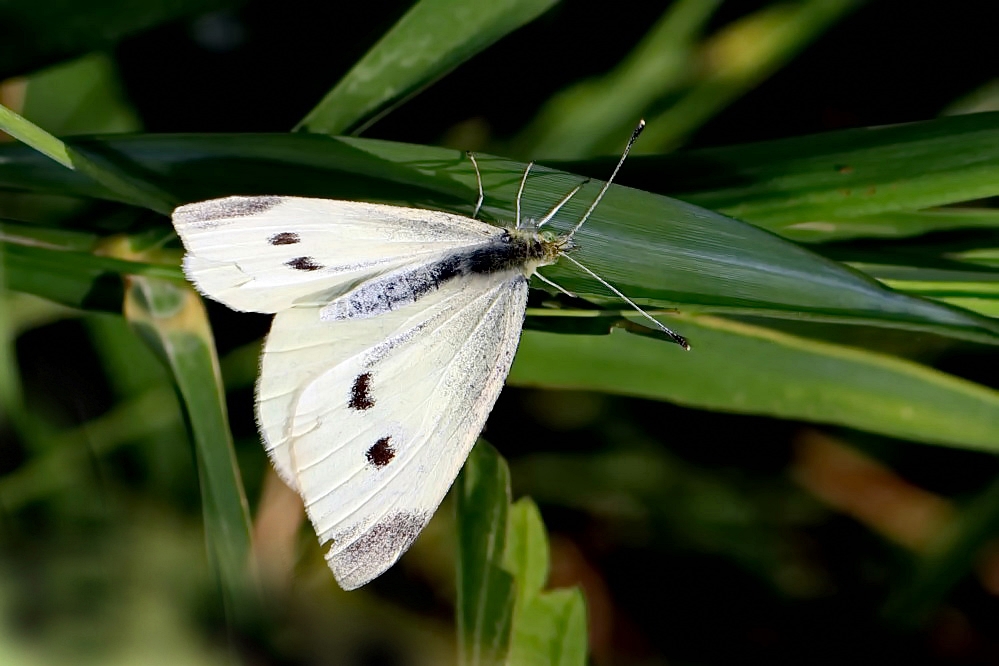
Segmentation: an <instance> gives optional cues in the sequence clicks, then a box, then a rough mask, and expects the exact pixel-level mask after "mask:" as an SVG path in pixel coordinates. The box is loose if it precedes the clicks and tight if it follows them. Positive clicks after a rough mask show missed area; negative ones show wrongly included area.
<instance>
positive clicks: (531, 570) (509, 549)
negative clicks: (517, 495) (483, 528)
mask: <svg viewBox="0 0 999 666" xmlns="http://www.w3.org/2000/svg"><path fill="white" fill-rule="evenodd" d="M549 557H550V554H549V552H548V537H547V536H546V535H545V524H544V522H542V520H541V512H540V511H538V507H537V505H536V504H534V502H532V501H531V500H530V499H527V498H521V499H519V500H517V501H516V502H515V503H514V504H513V506H511V507H510V511H509V515H508V517H507V530H506V554H505V557H504V562H503V566H504V568H505V569H506V570H507V571H509V572H510V573H511V574H513V576H514V577H515V578H516V580H517V598H518V600H519V599H523V598H526V597H528V596H530V595H534V594H538V593H539V592H540V591H541V590H542V589H543V588H544V586H545V583H546V582H547V581H548V560H549Z"/></svg>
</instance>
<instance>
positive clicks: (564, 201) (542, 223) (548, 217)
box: [535, 178, 590, 229]
mask: <svg viewBox="0 0 999 666" xmlns="http://www.w3.org/2000/svg"><path fill="white" fill-rule="evenodd" d="M588 182H590V179H589V178H587V179H586V180H584V181H583V182H581V183H580V184H579V185H576V187H574V188H572V191H571V192H569V194H567V195H565V196H564V197H562V200H561V201H559V202H558V203H557V204H555V207H554V208H552V209H551V210H550V211H548V213H547V214H546V215H545V216H544V217H543V218H541V219H540V220H538V225H537V227H535V228H536V229H540V228H541V227H543V226H545V225H546V224H548V222H549V221H550V220H551V219H552V218H553V217H555V214H556V213H558V211H559V209H561V208H562V206H564V205H566V204H567V203H569V199H571V198H573V197H574V196H576V192H579V191H580V190H581V189H583V186H584V185H586V184H587V183H588Z"/></svg>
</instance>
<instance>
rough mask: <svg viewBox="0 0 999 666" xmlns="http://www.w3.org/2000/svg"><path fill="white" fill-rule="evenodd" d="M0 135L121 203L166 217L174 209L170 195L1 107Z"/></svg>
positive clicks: (174, 204) (174, 202)
mask: <svg viewBox="0 0 999 666" xmlns="http://www.w3.org/2000/svg"><path fill="white" fill-rule="evenodd" d="M0 131H4V132H6V133H7V134H10V135H11V136H12V137H14V138H15V139H18V140H19V141H21V142H23V143H25V144H27V145H28V146H31V147H32V148H34V149H35V150H37V151H38V152H39V153H41V154H42V155H45V156H46V157H48V158H49V159H51V160H52V161H53V162H55V163H57V164H60V165H62V166H63V167H65V168H67V169H70V170H72V171H76V172H78V173H80V174H82V175H84V176H86V177H87V178H89V179H91V180H93V181H94V182H95V183H97V184H98V185H100V186H102V187H104V188H105V189H107V190H108V191H110V192H114V193H115V194H116V195H118V196H120V197H121V198H122V200H124V201H127V202H129V203H132V204H135V205H137V206H144V207H146V208H149V209H151V210H155V211H158V212H160V213H164V214H166V213H169V212H170V211H172V210H173V209H174V208H175V207H176V206H177V201H175V200H174V199H173V198H172V197H171V196H170V195H168V194H167V193H165V192H163V191H161V190H159V189H158V188H156V187H155V186H153V185H150V184H149V183H147V182H145V181H143V180H141V179H138V178H135V177H134V176H133V175H132V174H131V172H130V171H129V170H127V169H122V168H120V167H118V166H116V165H114V164H112V163H110V162H106V161H102V160H101V159H100V158H99V157H97V156H90V155H87V154H86V153H85V152H84V151H81V150H78V149H76V148H74V147H72V146H69V145H67V144H65V143H63V142H62V141H60V140H59V139H57V138H56V137H54V136H52V135H51V134H49V133H48V132H46V131H45V130H43V129H42V128H40V127H38V126H37V125H35V124H33V123H31V122H28V121H27V120H25V119H24V118H22V117H21V116H19V115H18V114H16V113H14V112H13V111H11V110H10V109H8V108H7V107H5V106H3V105H2V104H0Z"/></svg>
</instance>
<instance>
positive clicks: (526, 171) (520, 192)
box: [514, 162, 534, 229]
mask: <svg viewBox="0 0 999 666" xmlns="http://www.w3.org/2000/svg"><path fill="white" fill-rule="evenodd" d="M533 166H534V162H531V163H529V164H528V165H527V168H526V169H524V177H523V178H521V179H520V189H519V190H517V224H516V225H515V226H514V229H520V197H522V196H523V195H524V185H526V184H527V174H529V173H531V167H533Z"/></svg>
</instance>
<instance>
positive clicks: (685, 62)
mask: <svg viewBox="0 0 999 666" xmlns="http://www.w3.org/2000/svg"><path fill="white" fill-rule="evenodd" d="M720 2H721V0H706V1H705V0H679V1H678V2H674V3H671V4H670V5H669V7H668V8H667V10H666V12H665V13H664V14H663V15H662V18H660V19H659V20H658V21H657V22H656V24H655V25H654V26H652V28H651V29H650V30H649V32H648V33H647V34H646V35H645V37H643V38H642V41H641V42H640V43H639V44H638V45H636V46H635V49H634V50H633V51H632V52H631V53H629V54H628V56H627V57H626V58H625V59H624V60H622V61H621V62H620V63H619V64H618V65H617V67H616V68H614V70H613V71H611V72H609V73H607V74H605V75H604V76H601V77H600V78H595V79H590V80H587V81H583V82H581V83H577V84H575V85H573V86H571V87H569V88H567V89H565V90H562V91H561V92H559V93H558V94H557V95H555V96H554V97H552V99H550V100H549V101H548V102H546V103H545V106H544V107H542V109H541V110H540V111H539V112H538V113H537V114H536V115H535V117H534V120H532V121H531V124H530V125H529V126H528V127H527V128H525V129H524V130H523V131H522V132H521V133H520V135H519V136H518V137H517V139H516V140H515V141H514V145H515V149H514V152H515V154H517V155H533V156H539V157H543V158H547V159H579V158H584V157H589V156H591V155H599V154H605V153H608V152H614V151H615V150H617V149H618V146H617V144H618V143H620V141H621V137H624V136H628V133H629V132H630V131H631V130H632V129H633V128H634V126H635V124H636V123H637V122H638V119H639V118H641V117H642V116H643V115H644V114H645V112H646V110H647V109H648V108H649V107H650V106H651V105H652V104H653V103H654V102H655V101H656V100H658V99H660V98H662V97H664V96H665V95H668V94H670V93H671V92H674V91H675V90H676V89H677V88H678V87H680V86H681V85H682V84H684V83H686V81H685V78H686V76H687V72H688V71H689V68H690V67H691V62H690V61H691V59H692V58H693V56H694V53H693V51H694V46H695V40H696V39H697V38H698V37H699V36H700V33H701V31H702V30H703V29H704V25H705V23H707V21H708V19H710V18H711V16H712V15H713V14H714V11H715V9H716V8H717V7H718V5H719V4H720Z"/></svg>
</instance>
